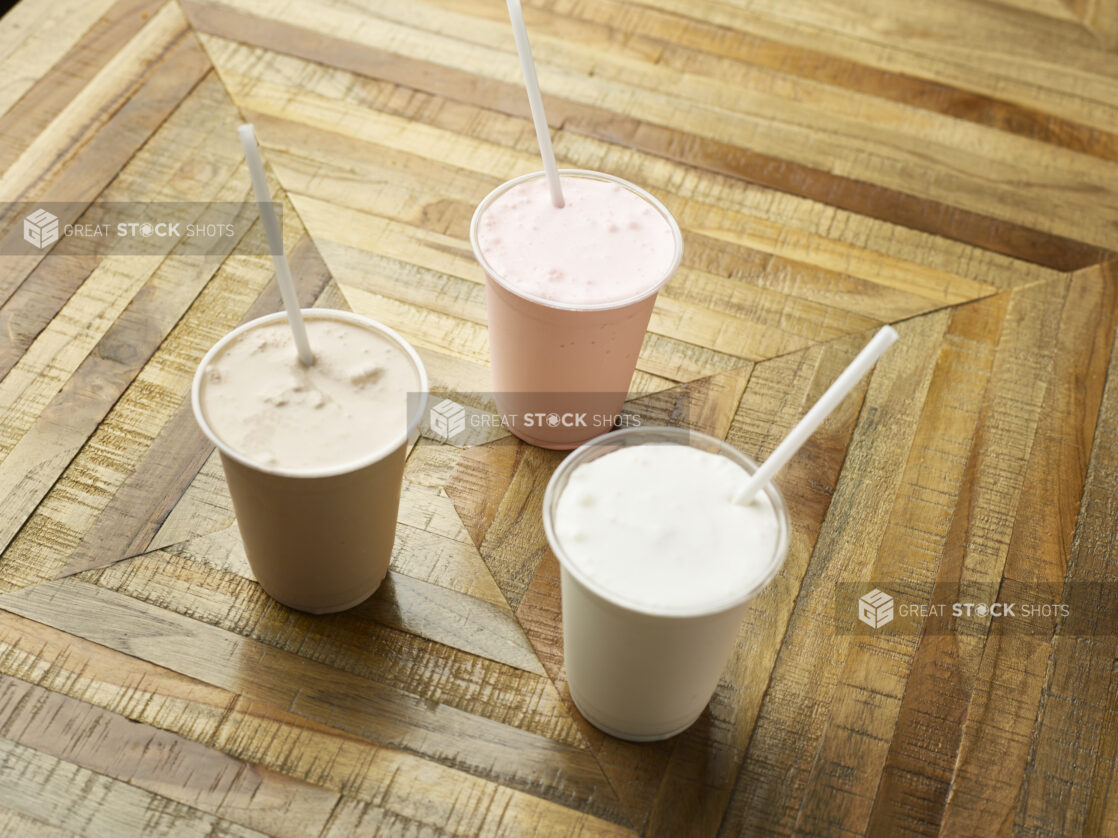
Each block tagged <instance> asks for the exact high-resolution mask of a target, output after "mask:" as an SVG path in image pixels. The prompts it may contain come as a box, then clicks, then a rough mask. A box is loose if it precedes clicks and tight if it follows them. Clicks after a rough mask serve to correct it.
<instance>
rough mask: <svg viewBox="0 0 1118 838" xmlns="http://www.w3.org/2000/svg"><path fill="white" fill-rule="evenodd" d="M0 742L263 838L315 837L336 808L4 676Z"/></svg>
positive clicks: (279, 780) (302, 788) (243, 766)
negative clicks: (264, 837)
mask: <svg viewBox="0 0 1118 838" xmlns="http://www.w3.org/2000/svg"><path fill="white" fill-rule="evenodd" d="M0 737H2V738H3V739H6V740H8V741H10V742H14V743H16V744H18V745H22V746H24V747H26V748H29V749H34V750H35V751H37V752H39V753H40V754H45V755H48V756H51V757H54V758H56V759H58V760H61V761H62V763H63V764H66V763H70V764H73V765H76V766H79V767H80V768H84V769H87V770H89V771H91V772H95V773H96V774H98V775H103V776H105V777H111V778H113V779H114V780H120V781H121V782H123V783H128V784H130V785H132V786H135V787H136V788H139V789H143V790H144V791H147V792H150V793H151V794H152V795H156V796H157V798H166V799H167V800H173V801H175V802H177V803H180V804H182V805H184V806H187V807H190V809H196V810H199V811H200V812H204V813H206V814H209V815H214V816H217V817H220V818H222V819H225V820H227V821H230V822H232V823H234V824H238V825H240V826H244V827H248V828H250V829H254V830H258V831H260V832H263V833H265V834H268V835H277V836H291V838H298V836H305V835H317V834H319V833H320V832H321V831H322V829H323V828H324V827H325V826H326V822H327V820H328V819H329V818H330V814H331V811H332V810H333V808H334V806H336V805H337V803H338V802H339V795H338V794H336V793H334V792H330V791H327V790H325V789H321V788H318V787H316V786H312V785H310V784H309V783H303V782H300V781H297V780H292V779H291V778H289V777H285V776H283V775H282V774H278V773H276V772H274V771H270V770H268V769H263V768H260V767H259V766H253V765H251V764H249V763H246V762H242V761H241V760H237V759H233V758H232V757H229V756H226V755H225V754H223V753H221V752H220V751H215V750H212V749H210V748H207V747H205V746H204V745H201V744H199V743H197V742H192V741H191V740H189V739H185V738H183V737H181V736H178V735H176V734H173V733H169V732H167V731H163V730H159V729H157V728H153V727H150V726H148V725H142V724H137V723H135V722H132V721H129V720H128V719H126V718H125V717H123V716H120V715H117V714H115V713H111V712H109V711H107V710H103V709H101V708H99V707H95V706H92V705H89V704H85V703H83V702H81V701H78V700H76V699H73V698H70V697H69V696H65V695H61V694H59V693H54V692H50V691H48V690H46V689H44V688H42V687H39V686H35V685H33V684H29V683H26V682H24V681H18V680H16V679H14V678H12V677H11V676H8V675H0ZM101 805H105V804H104V803H103V802H102V803H101Z"/></svg>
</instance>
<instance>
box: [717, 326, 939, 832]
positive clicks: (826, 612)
mask: <svg viewBox="0 0 1118 838" xmlns="http://www.w3.org/2000/svg"><path fill="white" fill-rule="evenodd" d="M948 320H949V315H948V313H947V312H938V313H934V314H929V315H924V316H922V317H918V318H914V319H912V320H908V321H905V322H904V323H901V324H899V325H898V332H899V333H900V336H901V338H900V341H898V343H897V345H896V346H895V347H894V348H893V350H891V351H890V353H889V354H888V355H886V356H885V357H884V358H883V359H882V361H881V362H879V363H878V365H877V366H876V367H875V369H874V371H873V374H872V378H871V379H870V381H869V386H868V389H867V391H866V395H865V401H864V403H863V405H862V408H861V413H860V415H859V419H858V422H857V425H856V426H855V428H854V431H853V435H852V437H851V441H850V443H849V447H848V449H847V452H846V458H845V460H844V462H843V467H842V473H841V475H840V476H839V480H838V483H837V485H836V487H835V491H834V495H833V498H832V502H831V504H830V506H829V507H828V510H829V512H828V515H827V517H826V519H825V520H824V522H823V525H822V527H821V529H820V531H819V535H818V538H817V540H816V542H815V547H814V551H813V552H812V554H811V560H810V562H809V563H808V564H807V568H806V571H805V574H804V576H803V582H802V586H801V587H800V589H799V595H798V598H797V601H796V603H795V609H794V611H793V612H792V614H791V617H790V619H789V622H788V628H787V631H786V633H785V634H784V635H783V641H782V643H781V646H780V649H779V653H778V654H777V655H776V662H775V666H774V667H773V669H772V672H771V675H770V680H769V685H768V689H767V691H766V692H765V694H764V700H763V702H762V704H761V705H760V710H759V713H758V715H757V721H756V724H755V726H754V727H753V731H752V736H751V738H750V739H749V741H748V749H747V751H746V756H745V759H744V762H743V764H742V769H741V771H740V773H739V774H738V777H737V781H736V783H735V785H734V788H733V793H732V796H731V799H730V802H729V804H728V806H727V810H726V816H725V819H724V821H723V824H722V830H723V831H726V832H730V833H732V834H746V835H755V834H764V833H766V832H769V833H771V832H791V831H793V830H794V828H795V827H796V824H797V815H798V813H799V811H800V807H801V805H802V804H803V803H805V802H806V801H807V798H809V797H810V796H811V795H813V794H816V793H822V790H821V789H822V788H825V787H819V786H814V785H812V784H811V783H810V782H809V780H810V778H811V776H812V768H813V765H814V764H815V759H816V755H817V753H818V752H819V748H820V745H821V743H822V742H823V741H824V737H825V735H826V732H827V726H828V723H829V719H830V714H831V713H832V712H834V709H835V707H836V693H838V692H840V691H841V690H840V688H841V677H842V674H843V662H844V661H845V659H846V657H847V655H848V654H849V653H850V647H851V646H852V645H853V644H854V643H855V642H856V641H855V638H854V637H853V636H852V635H851V634H850V633H848V632H849V629H847V632H843V631H841V628H842V627H841V625H840V626H836V627H835V628H834V630H832V631H820V629H819V627H820V626H830V625H833V622H834V620H833V617H832V612H833V598H834V592H835V590H836V588H837V589H841V588H842V583H843V582H847V581H849V580H857V579H869V578H871V576H870V574H871V572H872V570H873V567H874V563H875V561H876V557H877V555H878V551H877V546H878V545H879V544H881V543H882V540H883V539H884V538H885V536H886V533H887V531H888V528H889V525H890V519H891V514H890V513H891V510H890V507H889V505H888V504H882V503H881V500H880V499H881V498H882V497H884V498H893V497H895V496H896V495H897V494H898V492H899V491H900V489H901V486H902V485H903V484H902V475H903V473H904V466H905V463H906V462H907V461H908V459H909V452H910V450H911V449H912V442H913V439H914V437H915V435H916V433H917V428H918V425H919V420H920V415H921V411H922V406H923V404H924V401H925V398H926V396H927V393H928V388H929V386H930V384H931V381H932V377H933V373H934V368H935V362H936V355H937V353H936V349H937V348H938V347H939V345H940V342H941V341H942V339H943V335H944V332H945V330H946V328H947V324H948ZM756 375H757V373H756V372H755V373H754V376H755V377H756ZM855 531H856V532H857V537H856V538H852V537H850V536H849V533H851V532H855ZM881 642H883V643H885V642H891V638H889V637H886V638H885V639H884V640H883V641H881ZM837 805H838V804H837V801H836V806H837Z"/></svg>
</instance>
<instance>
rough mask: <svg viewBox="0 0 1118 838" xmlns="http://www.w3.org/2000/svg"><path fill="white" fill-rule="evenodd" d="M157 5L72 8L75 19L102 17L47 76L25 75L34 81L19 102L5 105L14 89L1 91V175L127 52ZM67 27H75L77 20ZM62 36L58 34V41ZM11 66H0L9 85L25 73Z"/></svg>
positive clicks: (150, 1) (55, 45) (121, 2)
mask: <svg viewBox="0 0 1118 838" xmlns="http://www.w3.org/2000/svg"><path fill="white" fill-rule="evenodd" d="M28 5H31V4H28ZM161 5H163V0H117V2H114V3H112V5H111V6H110V5H109V4H108V3H83V4H81V6H80V7H79V8H77V9H71V10H70V14H71V15H72V16H77V18H78V21H80V20H82V19H83V18H85V17H86V16H88V15H90V14H91V13H99V12H100V11H104V15H103V16H101V17H99V18H98V19H97V20H96V22H94V23H93V25H92V26H90V27H89V29H88V30H87V31H86V32H85V33H83V34H82V36H81V38H80V39H79V40H77V42H76V43H74V45H73V46H72V47H70V49H69V50H68V51H67V52H66V53H65V54H64V55H61V57H60V58H59V59H58V60H57V61H56V62H55V63H54V64H53V65H51V67H50V69H49V71H48V72H46V73H44V74H42V75H39V76H38V77H36V76H28V78H27V81H28V82H33V83H31V84H30V85H29V86H28V87H26V90H25V91H24V92H23V93H22V95H21V96H20V98H19V99H18V100H13V104H11V106H10V107H4V105H3V102H4V98H6V97H7V95H10V93H12V92H14V90H10V89H6V90H4V95H3V96H2V97H0V113H2V114H3V115H2V116H0V172H3V171H5V170H6V169H7V168H8V167H9V166H10V165H11V164H12V163H13V162H14V161H15V160H16V158H17V157H18V156H19V155H20V154H21V153H22V152H23V151H24V150H25V149H26V148H27V147H28V146H29V145H30V144H31V142H32V141H33V140H34V138H35V137H37V136H38V135H39V134H41V133H42V132H43V131H44V130H45V129H46V128H47V126H48V125H49V124H50V123H51V122H52V121H53V120H54V119H55V118H57V117H58V115H59V114H60V113H61V112H62V111H63V110H64V109H65V108H66V106H67V105H68V104H69V103H70V102H71V101H72V100H73V99H74V98H75V97H76V96H77V95H78V94H79V93H80V91H81V90H82V88H83V87H85V86H86V84H88V83H89V82H90V81H91V80H92V79H93V78H94V76H95V74H96V71H97V70H98V69H99V68H100V67H101V66H102V65H103V63H104V62H105V61H106V60H107V59H109V58H111V57H112V55H113V54H115V53H116V52H117V51H118V50H120V49H122V48H127V47H126V45H127V43H128V42H129V41H130V40H131V38H132V37H133V36H134V35H135V34H136V33H137V32H138V31H139V30H140V29H141V28H142V27H143V26H144V25H145V23H146V22H147V19H148V18H149V17H150V16H151V14H152V12H154V11H155V10H156V9H158V8H159V7H160V6H161ZM68 23H69V25H70V26H74V24H75V23H77V21H73V20H71V21H68ZM78 25H79V26H80V24H78ZM75 28H76V27H75ZM71 31H74V30H73V29H72V30H71ZM60 34H61V33H56V37H57V36H58V35H60ZM62 45H63V44H61V43H59V41H58V40H52V42H51V44H50V46H51V48H52V49H51V50H50V52H48V51H45V50H44V51H43V52H44V53H45V54H50V53H51V52H53V53H54V54H55V55H58V54H59V52H58V51H59V47H61V46H62ZM26 49H27V46H26V44H25V45H24V46H23V47H22V49H21V52H23V53H24V57H25V58H30V56H27V55H26ZM40 60H41V59H40ZM15 64H16V62H15V61H13V60H12V59H11V58H9V59H7V60H6V61H5V62H4V65H7V66H5V70H7V69H9V68H10V69H11V70H12V71H13V72H11V73H10V74H8V73H5V78H6V79H7V80H8V84H9V85H10V84H11V79H12V77H13V76H14V77H17V78H18V75H19V73H20V72H21V71H22V72H23V73H26V72H27V70H28V68H27V67H18V68H17V66H15ZM0 66H2V65H0ZM20 87H22V85H20ZM17 89H18V88H17Z"/></svg>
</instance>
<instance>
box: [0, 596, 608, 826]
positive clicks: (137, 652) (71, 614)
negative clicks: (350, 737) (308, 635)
mask: <svg viewBox="0 0 1118 838" xmlns="http://www.w3.org/2000/svg"><path fill="white" fill-rule="evenodd" d="M0 608H3V609H4V610H7V611H11V612H13V613H16V614H20V615H21V616H26V617H29V618H31V619H35V620H37V621H41V622H45V623H47V624H48V625H51V626H54V627H55V628H59V629H61V630H62V631H65V632H67V633H70V634H75V635H77V636H79V637H84V638H86V639H88V640H92V641H93V642H95V643H99V644H100V645H104V646H108V647H109V648H112V649H116V650H117V651H121V652H125V653H127V654H131V655H134V656H137V657H140V658H142V659H144V660H149V661H150V662H152V663H155V664H157V665H159V666H165V667H167V668H169V669H172V670H174V671H176V672H180V673H182V674H184V675H187V676H189V677H192V678H197V679H199V680H202V681H204V682H206V683H211V684H214V685H215V686H218V687H221V688H223V689H227V690H235V691H237V692H238V693H241V694H244V695H245V696H247V697H249V698H251V699H253V700H256V701H263V702H266V703H268V704H271V705H274V706H276V707H280V708H284V709H287V710H290V711H291V712H294V713H296V714H298V715H301V716H304V717H306V718H308V719H310V720H312V721H316V722H319V723H320V724H327V725H330V726H332V727H338V728H341V729H342V730H346V731H348V732H350V733H353V734H356V735H359V736H361V737H363V738H367V739H370V740H372V741H376V742H379V743H382V744H386V745H390V746H392V747H397V748H402V749H404V750H408V751H412V752H415V753H419V754H422V755H424V756H426V757H428V758H431V759H436V760H438V761H441V762H443V763H444V764H447V765H450V766H451V767H455V768H459V769H462V770H465V771H468V772H470V773H474V774H477V775H479V776H482V777H485V778H487V779H493V780H497V781H499V782H501V783H502V784H504V785H508V786H511V787H513V788H518V789H520V790H522V791H528V792H530V793H532V794H537V795H540V796H542V797H544V798H546V799H550V800H553V801H554V802H559V803H562V804H564V805H573V806H577V807H578V808H579V809H581V810H582V811H584V812H588V813H591V814H596V815H599V816H602V817H605V818H607V819H612V820H617V819H619V818H620V814H619V813H618V811H617V808H616V800H615V798H614V796H613V792H612V791H611V790H610V789H609V786H608V784H607V783H606V782H605V780H604V778H603V777H602V774H601V771H600V769H599V768H598V766H597V763H596V762H595V761H594V759H593V757H592V756H590V755H589V754H588V753H587V752H585V751H583V750H581V749H579V748H575V747H572V746H570V745H565V744H561V743H558V742H555V741H552V740H551V739H548V738H547V737H545V736H540V735H537V734H533V733H528V732H526V731H522V730H519V729H518V728H515V727H511V726H508V725H504V724H500V723H497V722H493V721H490V720H488V719H485V718H482V717H479V716H474V715H472V714H469V713H466V712H463V711H461V710H457V709H455V708H453V707H449V706H446V705H440V704H437V703H435V702H430V701H426V700H424V699H420V698H417V697H414V696H412V695H409V694H408V693H405V692H403V691H401V690H398V689H395V688H392V687H387V686H384V685H381V684H379V683H377V682H376V681H373V680H370V679H368V678H362V677H359V676H355V675H352V674H350V673H348V672H344V671H342V670H338V669H334V668H332V667H330V666H327V665H325V664H321V663H318V662H316V661H314V660H311V659H308V658H303V657H300V656H298V655H295V654H293V653H291V652H286V651H282V650H279V649H276V648H274V647H271V646H268V645H266V644H263V643H260V642H258V641H255V640H250V639H247V638H243V637H241V636H239V635H236V634H233V633H231V632H228V631H224V630H222V629H219V628H216V627H213V626H210V625H207V624H206V623H203V622H199V621H197V620H191V619H189V618H186V617H182V616H179V615H176V614H172V613H170V612H168V611H165V610H163V609H161V608H158V607H155V606H152V605H148V604H146V603H142V602H139V601H138V600H135V599H132V598H130V597H126V596H123V595H121V594H118V593H115V592H112V591H109V590H106V589H104V588H100V587H97V586H94V585H90V584H88V583H84V582H80V581H77V580H76V579H73V578H72V577H71V578H65V579H59V580H57V581H54V582H50V583H44V584H41V585H36V586H33V587H30V588H24V589H21V590H18V591H13V592H10V593H8V594H5V595H3V597H2V598H0Z"/></svg>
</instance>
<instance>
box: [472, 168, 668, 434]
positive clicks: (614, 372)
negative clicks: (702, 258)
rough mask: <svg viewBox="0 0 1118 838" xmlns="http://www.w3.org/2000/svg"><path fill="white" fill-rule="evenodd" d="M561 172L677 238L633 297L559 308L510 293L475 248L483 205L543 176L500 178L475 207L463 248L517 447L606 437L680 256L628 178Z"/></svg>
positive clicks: (509, 285) (500, 400)
mask: <svg viewBox="0 0 1118 838" xmlns="http://www.w3.org/2000/svg"><path fill="white" fill-rule="evenodd" d="M559 174H560V175H561V176H562V177H584V178H592V179H595V180H602V181H607V182H609V183H615V184H618V185H620V186H622V187H624V188H625V189H628V190H629V191H630V192H633V193H635V194H636V195H638V196H639V197H640V198H642V199H643V200H644V201H646V202H647V203H648V204H649V205H650V206H651V207H652V208H653V210H655V211H656V212H657V213H659V214H660V215H661V216H662V217H663V218H664V219H665V220H666V221H667V222H668V227H669V228H670V229H671V233H672V236H673V238H674V241H675V251H674V254H673V258H672V260H671V262H670V264H669V265H668V266H667V268H666V270H665V272H664V275H663V276H662V277H660V278H659V279H658V280H657V281H656V282H654V283H653V284H651V285H649V286H648V287H647V288H645V289H644V290H642V291H641V292H640V293H639V294H636V295H633V296H631V297H628V298H626V299H623V300H617V301H615V302H609V303H597V304H566V303H561V302H556V301H554V300H545V299H543V298H542V297H536V296H534V295H532V294H528V293H526V292H524V291H521V290H518V289H517V287H516V285H515V284H514V283H513V282H511V281H510V280H509V278H508V277H504V276H501V275H500V274H499V273H497V271H495V270H494V269H493V268H492V266H490V264H489V263H488V261H486V258H485V254H484V253H483V252H482V250H481V247H480V246H479V244H478V237H477V232H478V225H479V223H480V221H481V219H482V217H483V216H484V215H485V211H486V210H487V209H488V208H489V206H490V204H492V203H493V201H494V200H496V199H497V198H498V197H500V196H501V195H502V194H503V193H504V192H506V191H507V190H509V189H511V188H512V187H514V186H516V185H518V184H520V183H523V182H525V181H528V180H537V179H540V178H543V177H545V174H544V173H543V172H532V173H531V174H527V175H523V176H521V177H518V178H513V179H512V180H510V181H506V182H505V183H502V184H501V185H500V186H498V187H497V188H496V189H494V190H493V191H492V192H490V193H489V194H488V195H486V196H485V198H483V199H482V201H481V203H480V204H478V207H477V210H476V211H475V212H474V217H473V220H472V222H471V223H470V244H471V246H472V247H473V250H474V255H475V256H476V257H477V260H478V262H479V263H480V264H481V267H482V268H483V269H484V271H485V278H486V282H485V289H486V306H487V309H488V319H489V355H490V364H491V371H492V379H493V391H494V399H495V401H496V403H497V410H498V412H499V413H500V414H501V416H502V418H503V419H504V420H505V423H506V426H507V427H508V428H509V429H510V430H511V431H512V432H513V433H514V434H516V435H517V436H518V437H520V438H521V439H523V440H524V441H525V442H528V443H531V444H532V445H539V446H541V447H544V448H560V449H569V448H576V447H578V446H579V445H581V444H582V443H583V442H585V441H586V440H588V439H591V438H593V437H595V436H597V435H599V434H601V433H604V432H605V431H608V430H609V429H610V427H611V426H612V420H613V419H614V418H615V417H616V416H618V415H619V414H620V413H621V408H622V406H623V405H624V402H625V398H626V396H627V395H628V393H629V385H630V384H631V382H632V380H633V371H634V370H635V369H636V366H637V356H638V355H639V354H640V350H641V344H642V343H643V341H644V335H645V332H646V330H647V329H648V320H649V318H650V317H651V316H652V307H653V306H654V305H655V304H656V294H657V292H658V291H659V290H660V289H661V288H662V287H663V286H664V285H665V284H666V283H667V282H668V280H670V279H671V278H672V276H673V275H674V274H675V271H676V269H677V268H678V267H679V262H680V259H681V258H682V257H683V235H682V234H681V233H680V230H679V225H678V224H677V223H676V220H675V218H674V217H672V214H671V213H670V212H668V209H667V208H666V207H665V206H664V205H663V204H662V203H660V201H658V200H656V198H654V197H653V196H652V195H650V194H649V193H648V192H646V191H645V190H643V189H641V188H640V187H639V186H635V185H633V184H632V183H629V182H628V181H627V180H622V179H621V178H619V177H614V176H613V175H608V174H604V173H602V172H593V171H588V170H584V169H560V170H559ZM576 245H577V243H574V242H572V247H573V246H576ZM591 341H593V342H591ZM607 350H609V351H608V352H607ZM580 415H581V416H583V417H584V419H583V420H581V421H580V420H579V419H578V416H580ZM603 417H604V419H603Z"/></svg>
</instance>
